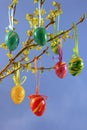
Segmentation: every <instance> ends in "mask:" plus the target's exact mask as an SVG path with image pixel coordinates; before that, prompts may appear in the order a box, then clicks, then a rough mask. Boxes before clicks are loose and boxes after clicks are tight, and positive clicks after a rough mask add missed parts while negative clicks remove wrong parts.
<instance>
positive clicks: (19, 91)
mask: <svg viewBox="0 0 87 130" xmlns="http://www.w3.org/2000/svg"><path fill="white" fill-rule="evenodd" d="M24 97H25V90H24V88H23V87H22V86H20V85H17V86H14V87H13V88H12V90H11V98H12V101H13V102H14V103H15V104H21V103H22V102H23V100H24Z"/></svg>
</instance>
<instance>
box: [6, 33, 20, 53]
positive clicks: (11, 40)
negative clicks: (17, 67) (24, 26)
mask: <svg viewBox="0 0 87 130" xmlns="http://www.w3.org/2000/svg"><path fill="white" fill-rule="evenodd" d="M5 43H6V45H7V47H8V49H9V50H10V51H13V50H15V49H16V48H17V47H18V44H19V36H18V34H17V33H16V32H14V31H9V32H7V33H6V36H5Z"/></svg>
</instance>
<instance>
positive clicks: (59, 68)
mask: <svg viewBox="0 0 87 130" xmlns="http://www.w3.org/2000/svg"><path fill="white" fill-rule="evenodd" d="M54 69H55V73H56V75H57V76H58V77H59V78H64V77H65V76H66V74H67V71H68V67H67V64H66V63H65V62H63V61H61V62H57V63H56V64H55V66H54Z"/></svg>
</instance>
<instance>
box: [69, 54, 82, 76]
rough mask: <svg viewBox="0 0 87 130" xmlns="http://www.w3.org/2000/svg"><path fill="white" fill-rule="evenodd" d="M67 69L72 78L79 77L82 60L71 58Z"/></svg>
mask: <svg viewBox="0 0 87 130" xmlns="http://www.w3.org/2000/svg"><path fill="white" fill-rule="evenodd" d="M68 68H69V71H70V73H71V74H72V75H73V76H77V75H79V74H80V73H81V72H82V70H83V68H84V62H83V59H82V58H81V57H76V56H73V57H72V58H71V60H70V62H69V64H68Z"/></svg>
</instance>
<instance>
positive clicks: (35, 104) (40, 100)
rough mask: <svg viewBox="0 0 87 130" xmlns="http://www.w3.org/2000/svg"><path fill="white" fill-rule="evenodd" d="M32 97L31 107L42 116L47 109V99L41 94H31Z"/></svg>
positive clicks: (36, 113) (37, 114)
mask: <svg viewBox="0 0 87 130" xmlns="http://www.w3.org/2000/svg"><path fill="white" fill-rule="evenodd" d="M28 98H30V108H31V110H32V112H33V113H34V114H35V115H36V116H42V115H43V114H44V112H45V110H46V101H45V98H44V96H41V95H31V96H28Z"/></svg>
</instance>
